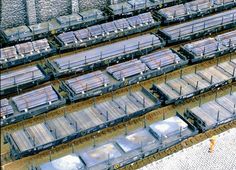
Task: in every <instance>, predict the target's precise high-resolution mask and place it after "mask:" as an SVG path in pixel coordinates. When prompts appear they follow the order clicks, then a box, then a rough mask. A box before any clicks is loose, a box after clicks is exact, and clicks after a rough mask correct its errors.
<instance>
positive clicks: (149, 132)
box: [32, 92, 236, 170]
mask: <svg viewBox="0 0 236 170" xmlns="http://www.w3.org/2000/svg"><path fill="white" fill-rule="evenodd" d="M235 104H236V93H235V92H234V93H230V94H228V95H225V96H222V97H217V98H216V99H215V100H213V101H209V102H207V103H204V104H200V105H199V106H197V107H194V108H192V109H189V110H187V112H186V113H185V115H186V116H187V115H188V117H191V119H192V120H194V124H191V123H189V121H188V119H187V118H186V117H183V116H181V115H180V114H178V113H177V114H176V116H173V117H169V118H167V119H166V118H164V117H163V120H160V121H158V122H155V123H153V124H151V125H149V126H148V127H146V126H145V127H144V128H140V129H136V130H134V131H131V132H124V135H119V136H116V137H113V138H112V139H110V140H109V141H106V142H103V143H99V144H95V145H94V146H90V147H88V148H85V149H82V150H79V151H76V152H73V153H72V154H69V155H66V156H63V157H60V158H58V159H55V160H51V161H50V162H47V163H43V164H41V165H38V166H33V167H32V170H46V169H54V168H57V169H63V168H64V166H65V165H68V164H69V165H71V167H69V169H73V168H76V169H81V170H82V169H90V170H95V169H96V170H98V169H117V168H120V167H123V166H125V165H127V164H131V163H133V162H135V161H137V160H139V159H143V158H144V157H146V156H149V155H152V154H154V153H156V152H159V151H162V150H164V149H167V148H169V147H170V146H172V145H175V144H177V143H179V142H181V141H182V140H184V139H186V138H189V137H191V136H194V135H196V134H198V133H200V132H202V131H205V130H208V129H212V128H214V127H217V126H219V125H220V124H223V123H226V122H229V121H232V120H235V119H236V113H235ZM58 165H59V166H58Z"/></svg>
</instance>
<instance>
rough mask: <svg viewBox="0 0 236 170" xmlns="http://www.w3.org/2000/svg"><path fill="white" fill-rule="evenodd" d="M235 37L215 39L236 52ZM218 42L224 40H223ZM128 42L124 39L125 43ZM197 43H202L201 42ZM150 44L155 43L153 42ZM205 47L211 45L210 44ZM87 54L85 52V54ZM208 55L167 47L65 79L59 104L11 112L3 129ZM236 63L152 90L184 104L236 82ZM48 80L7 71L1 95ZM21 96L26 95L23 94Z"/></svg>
mask: <svg viewBox="0 0 236 170" xmlns="http://www.w3.org/2000/svg"><path fill="white" fill-rule="evenodd" d="M232 35H235V31H232V32H228V33H224V34H222V35H219V36H217V37H216V38H215V40H217V41H219V43H220V44H222V45H223V44H225V46H224V45H223V46H224V47H225V48H226V47H230V49H231V47H234V50H235V46H232V45H230V46H228V43H229V42H230V43H231V44H232V43H233V42H234V40H233V36H232ZM148 36H150V37H152V35H148ZM154 36H155V35H154ZM141 37H142V36H141ZM150 37H149V38H150ZM141 39H143V38H141ZM219 39H221V41H220V40H219ZM231 39H232V40H231ZM129 40H130V39H129ZM129 40H125V42H126V41H129ZM157 40H158V39H157ZM206 40H207V39H206ZM202 41H205V40H200V44H201V42H202ZM153 42H154V41H153ZM158 42H159V41H158ZM134 43H135V44H138V42H136V41H134ZM194 43H195V44H199V43H198V41H196V42H194ZM149 44H152V43H151V42H150V43H149ZM191 44H192V43H190V44H187V45H186V46H187V47H189V46H190V45H191ZM206 45H207V46H208V45H209V43H208V44H206ZM114 47H115V46H114ZM116 47H117V46H116ZM184 47H185V45H184ZM184 47H183V48H184ZM210 47H211V46H210ZM210 47H207V48H210ZM148 48H149V47H148ZM132 49H135V48H133V47H132ZM137 49H138V47H137ZM203 49H204V48H203V47H202V46H199V47H198V48H197V47H196V48H195V49H194V50H193V51H196V52H198V53H199V51H201V50H203ZM210 49H211V50H213V48H212V47H211V48H210ZM221 49H222V48H221ZM113 50H114V49H113ZM95 51H96V50H95ZM121 51H123V48H121ZM144 51H145V50H144ZM229 51H230V50H229ZM132 52H133V51H132ZM186 52H187V51H186ZM213 52H214V51H213ZM215 52H217V51H215ZM84 53H86V51H85V52H84ZM126 54H127V53H126ZM144 54H145V53H144ZM206 54H208V53H205V55H200V56H199V55H197V56H191V55H188V54H187V55H186V56H189V57H188V58H186V57H185V56H184V55H182V54H181V53H179V52H177V51H175V50H173V49H169V48H166V49H161V50H158V51H155V52H150V53H148V54H145V55H141V56H140V57H139V58H138V59H137V58H136V59H134V58H133V59H132V57H131V60H128V61H125V62H121V63H118V64H113V65H111V66H110V65H109V64H108V65H107V67H106V68H105V69H101V70H97V71H92V72H90V73H87V74H83V75H79V76H78V75H73V76H72V77H71V78H66V79H64V80H62V81H61V83H60V87H59V89H58V88H57V89H55V88H54V87H53V89H54V91H55V93H57V94H58V95H59V98H60V102H58V103H55V105H54V104H50V105H49V103H48V102H46V104H45V105H43V107H46V109H45V108H44V109H41V108H40V109H37V107H36V109H33V110H30V111H28V112H24V114H22V115H19V114H13V115H14V116H13V117H11V116H8V115H12V113H11V110H9V112H10V113H9V114H6V116H5V117H4V118H3V119H2V121H1V125H2V126H3V125H7V124H10V123H15V122H18V121H21V120H24V118H29V117H30V116H32V115H38V114H40V113H43V112H45V111H48V110H51V109H54V108H57V107H60V106H62V105H64V104H65V100H66V99H68V101H69V102H74V101H78V100H81V99H86V98H90V97H95V96H98V95H102V94H105V93H108V92H112V91H114V90H117V89H119V88H122V87H125V86H128V85H132V84H135V83H139V82H141V81H143V80H147V79H150V78H152V77H156V76H159V75H162V74H166V73H168V72H170V71H173V70H176V69H178V68H181V67H183V66H186V65H187V64H188V62H196V61H197V62H199V61H203V60H205V59H208V57H206ZM209 54H211V57H213V56H214V57H215V56H217V55H216V54H218V53H215V54H214V53H209ZM213 54H214V55H213ZM79 56H81V55H79ZM211 57H209V58H211ZM116 61H120V60H119V56H118V60H116ZM64 63H65V62H64ZM106 64H107V63H106ZM235 64H236V61H235V59H234V58H231V59H230V61H227V62H225V63H220V64H218V65H217V66H215V67H210V68H207V69H205V71H202V70H197V69H196V70H195V73H194V74H190V75H182V73H181V72H180V76H179V77H178V78H177V79H175V80H170V82H169V80H166V82H165V83H163V84H160V86H161V88H162V86H163V88H164V89H160V88H158V86H159V85H153V89H154V90H155V91H156V92H159V93H161V95H162V96H165V97H166V98H165V99H166V103H167V104H168V103H172V102H173V101H176V102H179V101H180V102H181V101H182V99H183V98H187V97H191V96H193V95H195V94H198V93H202V92H204V91H206V90H209V89H211V88H215V87H218V86H220V85H222V84H226V83H230V82H231V81H232V80H233V81H234V80H235V72H236V71H235ZM208 72H209V73H208ZM69 73H70V72H69ZM69 73H68V74H69ZM71 73H73V72H71ZM49 79H50V76H49V75H48V74H47V73H46V72H45V71H44V69H43V68H42V67H40V66H39V65H38V66H29V67H25V68H22V69H20V70H19V69H18V70H13V71H9V72H5V73H3V74H2V76H1V82H2V83H1V94H2V95H7V94H10V93H15V92H18V95H20V94H19V93H20V91H21V90H22V89H25V88H28V87H32V86H34V85H38V84H40V83H43V82H45V81H48V80H49ZM172 81H173V82H174V84H173V83H172V84H173V86H175V87H172V85H170V84H171V82H172ZM178 84H179V85H178ZM186 84H188V85H186ZM188 87H189V89H188ZM166 88H167V89H172V90H167V91H168V92H165V89H166ZM185 88H187V89H185ZM34 91H35V90H34ZM36 91H37V89H36ZM62 91H63V92H66V94H67V97H68V98H65V96H64V97H62V96H60V93H61V92H62ZM32 92H33V91H32ZM170 92H171V93H170ZM172 93H173V96H175V97H173V96H172V97H170V96H169V95H171V94H172ZM22 95H23V96H24V94H22ZM20 96H21V95H20ZM43 97H44V98H45V99H44V100H45V101H46V97H47V95H44V96H43ZM3 98H4V97H3ZM8 100H10V101H11V99H9V98H8ZM27 100H29V99H27ZM31 100H32V101H34V100H35V99H34V98H31ZM48 106H50V107H48ZM13 108H14V107H13ZM15 110H16V113H18V112H19V110H17V109H15ZM26 115H28V116H26Z"/></svg>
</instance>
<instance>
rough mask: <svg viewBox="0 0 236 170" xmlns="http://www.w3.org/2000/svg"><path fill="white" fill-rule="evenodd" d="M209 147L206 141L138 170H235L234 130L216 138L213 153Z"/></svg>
mask: <svg viewBox="0 0 236 170" xmlns="http://www.w3.org/2000/svg"><path fill="white" fill-rule="evenodd" d="M209 146H210V141H209V139H207V140H205V141H203V142H201V143H199V144H197V145H194V146H192V147H190V148H187V149H184V150H182V151H179V152H177V153H175V154H173V155H170V156H168V157H165V158H163V159H161V160H158V161H156V162H153V163H151V164H148V165H146V166H145V167H142V168H140V170H154V169H155V170H236V128H233V129H230V130H229V131H226V132H224V133H221V134H220V135H218V136H217V138H216V145H215V150H214V152H213V153H209V152H208V149H209Z"/></svg>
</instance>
